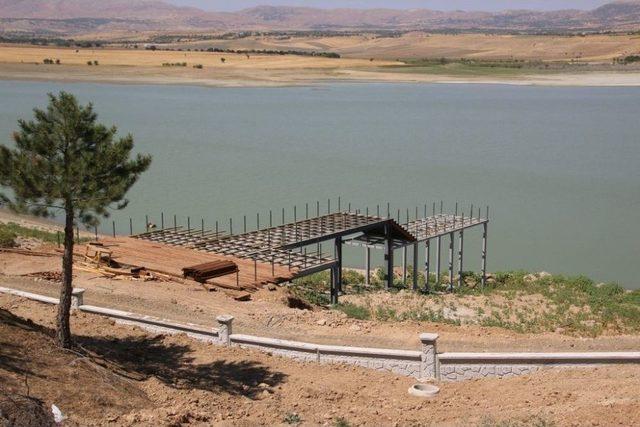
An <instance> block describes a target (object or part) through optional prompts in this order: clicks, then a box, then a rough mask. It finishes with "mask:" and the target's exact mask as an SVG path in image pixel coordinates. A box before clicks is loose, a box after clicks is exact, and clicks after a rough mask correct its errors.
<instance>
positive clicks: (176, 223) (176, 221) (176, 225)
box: [173, 215, 178, 231]
mask: <svg viewBox="0 0 640 427" xmlns="http://www.w3.org/2000/svg"><path fill="white" fill-rule="evenodd" d="M173 231H178V216H177V215H173Z"/></svg>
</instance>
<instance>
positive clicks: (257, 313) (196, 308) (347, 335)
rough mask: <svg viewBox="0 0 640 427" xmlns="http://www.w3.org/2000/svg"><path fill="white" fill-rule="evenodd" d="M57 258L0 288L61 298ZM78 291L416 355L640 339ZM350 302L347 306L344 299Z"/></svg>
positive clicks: (171, 295)
mask: <svg viewBox="0 0 640 427" xmlns="http://www.w3.org/2000/svg"><path fill="white" fill-rule="evenodd" d="M60 265H61V260H60V258H53V257H46V258H45V257H34V256H25V255H18V254H10V253H0V286H4V287H9V288H14V289H21V290H25V291H29V292H34V293H38V294H42V295H48V296H54V297H55V296H58V295H59V284H58V283H56V282H53V281H49V280H45V279H42V278H38V277H25V276H24V275H25V274H32V273H38V272H45V271H61V267H60ZM74 280H75V286H76V287H81V288H84V289H86V292H85V297H84V300H85V303H86V304H91V305H97V306H102V307H110V308H116V309H120V310H127V311H132V312H136V313H141V314H148V315H152V316H156V317H161V318H165V319H170V320H176V321H182V322H191V323H196V324H201V325H203V326H213V325H215V321H214V319H215V317H216V316H218V315H220V314H231V315H233V316H234V317H235V321H234V330H235V331H236V332H238V333H246V334H255V335H261V336H270V337H276V338H283V339H294V340H304V341H309V342H317V343H330V344H349V345H360V346H369V347H383V348H405V349H416V348H418V347H419V345H420V342H419V340H418V336H419V334H420V333H421V332H436V333H439V334H440V340H439V346H440V349H441V350H442V351H493V350H495V351H500V350H504V351H507V350H511V351H554V350H557V351H588V350H602V351H613V350H635V349H638V348H640V336H637V335H612V336H606V335H605V336H600V337H598V338H580V337H570V336H566V335H563V334H561V333H546V334H519V333H516V332H512V331H508V330H504V329H500V328H488V327H481V326H477V325H462V326H455V325H447V324H441V323H431V322H418V321H403V322H382V321H375V320H356V319H351V318H346V315H344V314H343V313H341V312H337V311H333V310H323V309H315V310H299V309H295V308H289V307H288V305H287V304H286V303H285V300H286V296H287V290H286V288H281V287H278V288H277V289H276V290H275V291H269V290H268V289H262V290H260V291H258V292H256V293H254V294H252V297H251V301H246V302H240V301H235V300H234V299H233V298H230V297H229V296H227V295H225V294H224V293H223V292H207V291H206V290H205V289H204V288H203V287H201V286H199V285H183V284H178V283H165V282H143V281H131V280H114V279H107V278H103V277H98V276H97V275H95V274H93V273H86V272H82V271H76V273H75V279H74ZM347 299H348V298H347Z"/></svg>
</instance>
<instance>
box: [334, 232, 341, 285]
mask: <svg viewBox="0 0 640 427" xmlns="http://www.w3.org/2000/svg"><path fill="white" fill-rule="evenodd" d="M335 248H336V262H337V266H336V278H337V280H336V288H337V290H338V292H342V237H336V240H335Z"/></svg>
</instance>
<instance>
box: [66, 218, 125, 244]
mask: <svg viewBox="0 0 640 427" xmlns="http://www.w3.org/2000/svg"><path fill="white" fill-rule="evenodd" d="M112 225H113V237H116V222H115V221H112ZM58 246H60V245H58Z"/></svg>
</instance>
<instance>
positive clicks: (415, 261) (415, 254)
mask: <svg viewBox="0 0 640 427" xmlns="http://www.w3.org/2000/svg"><path fill="white" fill-rule="evenodd" d="M413 290H414V291H417V290H418V243H417V242H416V243H414V244H413Z"/></svg>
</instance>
